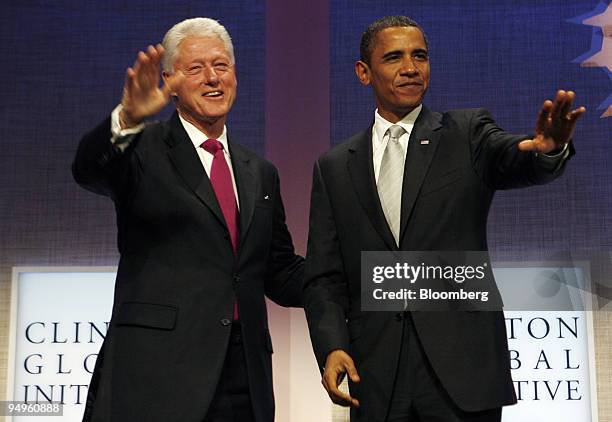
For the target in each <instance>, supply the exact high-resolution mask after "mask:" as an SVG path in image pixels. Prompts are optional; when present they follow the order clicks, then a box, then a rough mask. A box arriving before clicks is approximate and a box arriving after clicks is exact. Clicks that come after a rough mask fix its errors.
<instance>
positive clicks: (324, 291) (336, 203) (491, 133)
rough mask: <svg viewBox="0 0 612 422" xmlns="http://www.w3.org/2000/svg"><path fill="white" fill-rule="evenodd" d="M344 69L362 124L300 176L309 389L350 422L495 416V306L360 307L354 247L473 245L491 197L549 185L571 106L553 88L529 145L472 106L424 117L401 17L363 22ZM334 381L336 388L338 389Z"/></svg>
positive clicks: (508, 399) (559, 162) (419, 54)
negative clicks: (305, 228) (367, 100)
mask: <svg viewBox="0 0 612 422" xmlns="http://www.w3.org/2000/svg"><path fill="white" fill-rule="evenodd" d="M355 69H356V73H357V76H358V78H359V80H360V82H361V83H362V84H363V85H366V86H371V87H372V88H373V91H374V98H375V100H376V106H377V107H378V108H377V110H376V112H375V117H374V123H373V124H372V125H371V126H370V127H368V128H367V129H366V130H365V131H363V132H361V133H359V134H357V135H355V136H353V137H352V138H350V139H348V140H347V141H345V142H344V143H342V144H341V145H339V146H338V147H336V148H334V149H332V150H331V151H329V152H328V153H326V154H325V155H323V156H322V157H321V158H320V159H319V160H318V161H317V163H316V164H315V168H314V176H313V177H314V179H313V187H312V200H311V211H310V233H309V240H308V252H307V258H306V273H305V281H304V283H305V299H304V301H305V302H304V303H305V308H306V315H307V318H308V324H309V328H310V333H311V338H312V342H313V346H314V350H315V354H316V356H317V360H318V363H319V365H320V367H321V370H322V371H323V385H324V386H325V388H326V390H327V392H328V394H329V396H330V397H331V399H332V401H334V402H335V403H338V404H341V405H345V406H352V409H351V420H352V421H353V422H357V421H359V422H382V421H389V422H391V421H393V422H400V421H402V422H406V421H428V422H430V421H444V422H456V421H499V420H500V418H501V407H502V406H504V405H507V404H511V403H514V402H515V401H516V398H515V394H514V390H513V386H512V379H511V377H510V367H509V356H508V346H507V341H506V331H505V326H504V317H503V313H502V312H501V309H500V310H497V311H492V312H466V311H457V312H448V311H439V312H422V311H415V312H399V313H393V312H363V311H362V309H361V305H362V303H361V285H360V280H361V274H360V260H361V252H362V251H398V250H404V251H486V249H487V240H486V222H487V214H488V211H489V207H490V205H491V200H492V199H493V194H494V192H495V190H497V189H508V188H514V187H521V186H527V185H532V184H538V183H545V182H548V181H550V180H553V179H554V178H556V177H558V176H559V175H560V174H561V172H562V169H563V167H564V164H565V162H566V160H567V159H568V157H569V156H570V155H571V154H572V153H573V150H572V147H571V145H570V144H569V141H570V137H571V135H572V132H573V130H574V127H575V124H576V120H577V119H578V117H579V116H580V115H581V114H582V113H583V112H584V111H585V110H584V108H582V107H581V108H579V109H576V110H574V111H571V104H572V101H573V98H574V93H572V92H565V91H559V92H558V93H557V96H556V99H555V101H554V102H552V101H545V102H544V105H543V107H542V110H541V112H540V114H539V116H538V118H537V123H536V128H535V137H533V138H528V137H526V136H520V135H511V134H508V133H506V132H504V131H502V130H501V129H500V128H499V127H497V126H496V124H495V122H494V121H493V120H492V118H491V116H490V115H489V114H488V113H487V112H486V111H484V110H482V109H480V110H453V111H449V112H446V113H436V112H433V111H430V110H428V109H427V108H426V107H425V106H423V105H422V99H423V96H424V95H425V92H426V91H427V87H428V85H429V56H428V45H427V41H426V38H425V34H424V32H423V30H422V29H421V28H420V27H419V26H418V25H417V24H416V22H414V21H413V20H411V19H410V18H407V17H404V16H391V17H386V18H383V19H380V20H378V21H376V22H374V23H373V24H371V25H370V26H369V27H368V29H367V30H366V32H365V33H364V34H363V37H362V40H361V60H359V61H358V62H357V64H356V67H355ZM493 284H494V283H493ZM491 288H492V289H493V290H494V293H497V290H496V288H495V286H492V287H491ZM346 374H348V376H349V387H350V394H347V393H344V392H341V391H340V390H339V389H338V384H339V383H340V381H341V380H342V378H343V377H344V376H345V375H346Z"/></svg>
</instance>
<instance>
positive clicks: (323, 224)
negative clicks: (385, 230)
mask: <svg viewBox="0 0 612 422" xmlns="http://www.w3.org/2000/svg"><path fill="white" fill-rule="evenodd" d="M309 225H310V227H309V232H308V251H307V254H306V268H305V275H304V308H305V311H306V318H307V320H308V328H309V330H310V338H311V341H312V345H313V348H314V351H315V355H316V357H317V361H318V364H319V368H320V369H321V370H322V369H323V367H324V365H325V361H326V359H327V355H328V354H329V353H330V352H331V351H333V350H336V349H343V350H345V351H348V350H349V336H348V328H347V324H346V315H347V312H348V309H349V295H348V285H347V280H346V276H345V273H344V265H343V260H342V255H341V251H340V243H339V240H338V234H337V230H336V223H335V219H334V214H333V210H332V207H331V203H330V200H329V196H328V192H327V189H326V185H325V180H324V176H323V174H322V171H321V166H320V163H319V161H317V163H316V164H315V167H314V174H313V182H312V194H311V200H310V224H309ZM355 229H356V230H357V229H358V228H355Z"/></svg>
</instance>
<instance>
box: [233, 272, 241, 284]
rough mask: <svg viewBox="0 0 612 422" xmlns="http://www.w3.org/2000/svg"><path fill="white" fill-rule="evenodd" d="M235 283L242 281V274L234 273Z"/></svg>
mask: <svg viewBox="0 0 612 422" xmlns="http://www.w3.org/2000/svg"><path fill="white" fill-rule="evenodd" d="M234 283H240V276H239V275H238V274H234Z"/></svg>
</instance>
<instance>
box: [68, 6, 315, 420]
mask: <svg viewBox="0 0 612 422" xmlns="http://www.w3.org/2000/svg"><path fill="white" fill-rule="evenodd" d="M160 65H162V66H163V78H164V84H163V86H161V87H160V86H159V78H160ZM234 66H235V65H234V53H233V47H232V42H231V39H230V37H229V34H228V33H227V31H226V30H225V28H224V27H223V26H221V25H220V24H219V23H218V22H216V21H214V20H212V19H207V18H195V19H188V20H186V21H183V22H181V23H179V24H177V25H175V26H174V27H173V28H172V29H170V31H168V33H167V34H166V36H165V37H164V41H163V47H162V46H161V45H158V46H155V47H153V46H149V48H148V49H147V51H146V52H140V53H139V54H138V57H137V59H136V62H135V64H134V66H133V67H131V68H129V69H128V70H127V74H126V81H125V87H124V94H123V98H122V100H121V105H120V106H118V107H117V108H116V109H115V110H114V111H113V113H112V115H111V117H110V118H108V119H106V120H105V121H103V122H102V123H101V124H100V125H99V126H98V127H97V128H95V129H94V130H93V131H92V132H91V133H88V134H87V135H85V137H84V138H83V139H82V141H81V143H80V145H79V148H78V152H77V155H76V159H75V161H74V165H73V172H74V176H75V179H76V180H77V181H78V182H79V184H81V185H82V186H84V187H85V188H87V189H89V190H91V191H94V192H96V193H100V194H103V195H107V196H110V197H111V198H112V199H113V201H114V203H115V208H116V211H117V224H118V231H119V250H120V252H121V261H120V263H119V269H118V274H117V281H116V286H115V300H114V305H113V311H112V318H111V321H110V328H109V330H108V334H107V336H106V339H105V342H104V344H103V346H102V349H101V351H100V355H99V357H98V361H97V363H96V369H95V371H94V374H93V377H92V382H91V385H90V390H89V395H88V400H87V406H86V411H85V416H84V420H91V421H104V422H108V421H129V422H133V421H160V422H162V421H163V422H169V421H181V422H188V421H193V422H201V421H209V422H221V421H257V422H269V421H272V420H273V419H274V398H273V390H272V362H271V354H272V343H271V339H270V333H269V330H268V321H267V314H266V304H265V297H264V296H268V297H269V298H271V299H272V300H274V301H275V302H276V303H278V304H280V305H283V306H300V305H301V288H302V283H301V281H302V274H303V259H302V258H301V257H299V256H297V255H295V253H294V249H293V244H292V240H291V236H290V234H289V232H288V230H287V227H286V225H285V214H284V210H283V204H282V200H281V196H280V190H279V179H278V174H277V171H276V169H275V167H274V166H273V165H272V164H270V163H269V162H267V161H265V160H264V159H263V158H261V157H259V156H257V155H256V154H254V153H253V152H251V151H249V150H247V149H246V148H244V147H242V146H241V145H240V144H238V143H235V142H233V141H231V140H230V139H229V136H228V130H227V128H226V125H225V122H226V118H227V115H228V113H229V111H230V109H231V107H232V104H233V103H234V99H235V96H236V74H235V67H234ZM170 97H173V98H174V100H175V105H176V112H175V113H174V115H173V116H172V117H171V119H170V120H169V121H168V122H163V123H152V124H143V121H144V119H145V118H147V117H148V116H152V115H154V114H156V113H157V112H159V111H160V110H161V109H162V107H163V106H164V105H165V104H167V102H168V101H169V99H170Z"/></svg>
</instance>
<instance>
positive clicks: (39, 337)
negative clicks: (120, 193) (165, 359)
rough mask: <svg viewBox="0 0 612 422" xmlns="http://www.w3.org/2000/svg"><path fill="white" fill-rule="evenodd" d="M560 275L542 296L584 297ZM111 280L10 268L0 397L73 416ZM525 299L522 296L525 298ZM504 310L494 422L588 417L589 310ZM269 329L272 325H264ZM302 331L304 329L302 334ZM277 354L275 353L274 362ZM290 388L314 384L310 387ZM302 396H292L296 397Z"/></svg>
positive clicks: (101, 271) (106, 275)
mask: <svg viewBox="0 0 612 422" xmlns="http://www.w3.org/2000/svg"><path fill="white" fill-rule="evenodd" d="M543 271H544V272H546V271H549V272H550V269H546V268H541V267H539V268H538V267H534V268H496V270H495V276H496V278H497V279H498V281H500V280H501V282H500V290H501V291H502V295H504V286H512V285H513V284H512V280H517V279H520V280H522V281H523V282H525V280H531V279H533V280H534V283H533V284H534V286H536V288H537V289H539V290H538V291H542V289H541V287H542V274H543ZM555 271H556V272H557V273H558V271H559V270H558V269H557V270H555ZM563 271H569V272H570V273H571V274H572V277H573V278H572V283H571V284H572V286H573V287H571V288H570V289H569V295H568V293H567V291H568V289H565V290H564V289H558V292H560V293H555V294H551V295H549V296H547V297H550V300H553V301H554V300H556V301H557V302H558V301H559V300H561V301H563V302H564V303H572V304H573V303H577V301H578V302H580V301H583V302H584V301H585V295H584V294H580V292H584V291H585V290H586V289H585V286H586V281H585V280H586V276H585V275H584V274H583V272H582V270H581V269H579V268H571V269H567V270H563ZM561 278H563V277H561ZM114 280H115V269H114V268H76V269H75V268H51V269H50V268H46V269H31V268H30V269H26V268H22V269H15V270H14V276H13V286H12V307H11V313H12V315H11V337H10V339H11V343H10V347H9V376H8V386H7V387H8V388H7V390H8V396H7V397H8V398H7V400H14V401H19V402H29V403H48V402H49V401H53V402H61V403H63V404H64V407H63V411H64V414H63V416H62V417H54V416H45V421H50V422H52V421H60V420H61V421H75V422H77V421H80V420H81V418H82V414H83V409H84V404H85V400H86V395H87V386H88V384H89V381H90V378H91V372H92V371H93V368H94V364H95V359H96V357H97V353H98V351H99V349H100V346H101V344H102V341H103V339H104V336H105V334H106V331H107V326H108V320H109V318H110V312H111V306H112V300H113V289H114ZM545 290H546V289H545ZM553 290H554V289H553ZM553 290H550V289H548V290H546V291H548V292H550V291H553ZM554 291H555V292H556V291H557V290H554ZM515 293H516V292H514V293H513V294H515ZM525 294H526V298H527V299H529V295H530V294H531V293H529V292H525ZM555 295H556V296H555ZM559 295H561V296H559ZM559 298H561V299H559ZM586 308H587V309H588V306H586ZM545 309H547V308H545ZM551 309H553V308H551ZM505 314H506V327H507V330H508V344H509V348H510V358H511V359H510V363H511V367H512V376H513V379H514V382H515V390H516V392H517V395H518V396H519V397H518V398H519V403H518V404H517V405H516V406H510V407H506V408H504V411H503V421H504V422H519V421H520V422H530V421H538V422H539V421H552V420H554V421H556V422H565V421H567V422H570V421H571V422H595V421H597V400H596V383H595V362H594V357H595V354H594V349H593V328H592V317H591V314H590V311H585V310H584V309H583V308H582V309H581V310H574V311H552V310H547V311H525V310H512V311H506V312H505ZM271 323H272V325H274V321H271ZM290 334H291V333H290ZM302 335H303V336H306V335H307V332H306V331H305V330H303V332H302ZM277 340H279V339H277ZM279 352H281V354H282V353H289V351H288V350H287V351H286V352H282V351H280V350H279ZM283 356H285V355H283ZM283 356H280V355H279V354H278V353H277V354H276V356H275V358H276V359H278V358H283ZM286 357H287V359H289V358H290V357H291V356H286ZM310 358H311V359H314V356H310ZM303 359H304V357H303ZM289 375H290V378H291V377H292V374H289ZM302 385H303V384H302ZM300 388H321V387H320V385H319V384H318V383H316V384H313V385H312V386H307V387H306V386H304V387H300ZM306 393H307V392H303V391H292V394H299V395H300V396H301V395H304V394H306ZM282 395H283V392H282V391H280V392H279V395H278V397H277V399H279V400H281V399H282V400H285V399H286V400H289V399H290V397H281V396H282ZM315 396H317V395H316V394H315ZM318 396H320V397H321V398H320V399H321V403H320V406H322V407H327V408H329V407H328V406H330V403H329V401H328V399H327V397H325V396H324V395H323V394H319V395H318ZM312 405H316V404H315V403H312ZM290 414H291V416H290V420H294V418H295V420H301V419H300V418H301V417H302V416H303V415H295V414H294V412H293V411H291V412H290ZM332 419H333V420H334V421H344V420H346V421H348V412H339V413H338V412H336V413H335V414H334V416H333V418H332ZM39 420H40V418H39V417H35V416H15V417H13V418H12V419H11V418H8V421H15V422H21V421H33V422H37V421H39Z"/></svg>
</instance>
